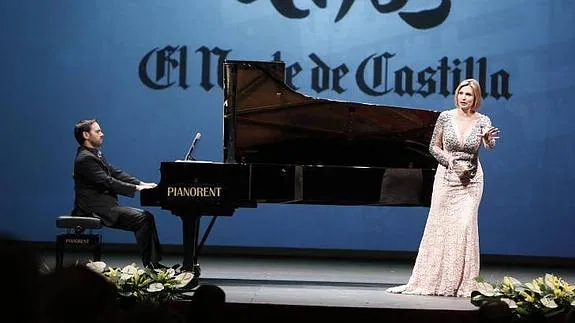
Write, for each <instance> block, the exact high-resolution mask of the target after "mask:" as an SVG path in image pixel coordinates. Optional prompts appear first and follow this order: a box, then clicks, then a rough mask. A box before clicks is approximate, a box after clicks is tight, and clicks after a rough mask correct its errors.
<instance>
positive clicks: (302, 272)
mask: <svg viewBox="0 0 575 323" xmlns="http://www.w3.org/2000/svg"><path fill="white" fill-rule="evenodd" d="M43 255H44V256H43V262H44V263H45V264H46V265H47V266H48V267H52V268H53V266H54V258H53V257H52V256H51V253H44V254H43ZM82 256H84V255H82V254H80V255H77V254H75V253H72V254H67V257H66V256H65V263H67V264H70V263H75V262H76V261H79V262H85V261H86V260H83V259H82V258H81V257H82ZM79 257H80V258H79ZM102 260H103V261H104V262H106V263H107V264H108V265H110V266H125V265H128V264H130V263H132V262H133V263H136V264H138V265H139V264H140V262H139V258H138V255H137V254H126V253H122V254H109V253H108V254H106V253H105V254H104V256H103V259H102ZM162 263H164V264H165V265H174V264H178V263H181V257H180V256H178V255H168V256H166V257H165V259H164V261H162ZM200 266H201V277H200V284H215V285H217V286H219V287H221V288H222V289H223V290H224V291H225V293H226V302H227V303H238V304H239V303H241V304H275V305H297V306H327V307H339V308H342V307H353V308H386V309H417V310H445V311H476V310H477V308H476V307H475V306H474V305H472V304H471V302H470V299H469V298H457V297H442V296H414V295H396V294H389V293H387V292H385V288H387V287H390V286H394V285H400V284H404V283H405V282H406V281H407V280H408V278H409V275H410V273H411V266H412V262H411V261H383V260H377V261H375V260H368V261H367V260H337V259H314V258H295V257H277V258H275V257H250V256H243V257H242V256H229V257H225V256H213V255H206V256H202V257H201V259H200ZM545 273H551V274H555V275H558V276H560V277H562V278H564V279H566V280H567V281H569V282H575V268H565V267H563V268H562V267H552V266H549V267H541V266H539V267H534V266H512V265H482V268H481V276H482V277H484V278H485V279H486V280H488V281H498V280H499V281H500V280H502V279H503V277H504V276H513V277H515V278H517V279H519V280H520V281H529V280H531V279H533V278H535V277H538V276H542V275H545Z"/></svg>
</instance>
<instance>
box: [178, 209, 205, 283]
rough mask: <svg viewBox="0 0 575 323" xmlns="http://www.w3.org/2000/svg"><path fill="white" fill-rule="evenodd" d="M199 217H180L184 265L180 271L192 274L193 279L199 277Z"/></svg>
mask: <svg viewBox="0 0 575 323" xmlns="http://www.w3.org/2000/svg"><path fill="white" fill-rule="evenodd" d="M200 218H201V215H191V214H189V215H182V216H180V219H182V230H183V232H182V237H183V243H184V263H183V265H182V270H185V271H190V272H193V273H194V278H198V277H200V274H201V269H200V264H199V263H198V254H199V245H198V243H199V231H200Z"/></svg>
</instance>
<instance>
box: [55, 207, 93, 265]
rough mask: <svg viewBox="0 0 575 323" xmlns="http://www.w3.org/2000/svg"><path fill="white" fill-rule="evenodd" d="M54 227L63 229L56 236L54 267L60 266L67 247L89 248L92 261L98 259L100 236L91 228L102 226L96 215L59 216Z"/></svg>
mask: <svg viewBox="0 0 575 323" xmlns="http://www.w3.org/2000/svg"><path fill="white" fill-rule="evenodd" d="M56 227H57V228H60V229H65V231H64V232H63V233H60V234H58V236H56V268H61V267H62V265H63V262H64V252H65V251H66V250H67V249H77V250H78V249H90V250H91V251H92V255H93V257H94V259H93V261H99V260H100V258H101V256H102V236H101V235H100V234H99V233H94V232H93V230H99V229H101V228H102V221H101V220H100V219H99V218H96V217H81V216H59V217H58V218H57V219H56ZM86 230H87V231H86Z"/></svg>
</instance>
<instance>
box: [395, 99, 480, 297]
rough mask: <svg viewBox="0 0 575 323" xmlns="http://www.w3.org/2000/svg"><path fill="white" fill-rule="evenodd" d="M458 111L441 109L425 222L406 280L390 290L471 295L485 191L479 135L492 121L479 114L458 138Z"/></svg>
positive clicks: (436, 126)
mask: <svg viewBox="0 0 575 323" xmlns="http://www.w3.org/2000/svg"><path fill="white" fill-rule="evenodd" d="M455 112H456V110H449V111H444V112H442V113H441V114H440V115H439V117H438V119H437V122H436V125H435V129H434V131H433V136H432V139H431V145H430V152H431V153H432V154H433V156H434V157H435V158H436V159H437V161H438V162H439V165H438V168H437V171H436V173H435V179H434V183H433V193H432V197H431V206H430V210H429V215H428V218H427V223H426V225H425V229H424V232H423V237H422V240H421V243H420V246H419V251H418V255H417V258H416V261H415V266H414V268H413V271H412V274H411V277H410V278H409V281H408V283H407V285H402V286H398V287H393V288H389V289H388V290H387V291H388V292H391V293H403V294H417V295H444V296H463V297H469V295H470V294H471V291H472V290H473V287H474V280H473V279H474V278H475V277H477V276H478V275H479V233H478V224H477V213H478V209H479V203H480V201H481V195H482V193H483V171H482V169H481V164H480V163H479V158H478V157H479V148H480V146H481V143H482V138H481V137H480V136H479V135H480V134H481V133H483V131H484V130H485V129H486V128H488V127H490V126H491V120H490V119H489V118H488V117H487V116H485V115H481V114H479V118H478V119H477V121H475V123H474V125H473V126H471V127H470V128H469V129H468V130H467V132H466V133H465V134H464V135H463V136H462V137H461V138H460V136H461V135H460V134H461V132H460V130H459V129H458V123H457V122H456V121H455V120H454V119H455Z"/></svg>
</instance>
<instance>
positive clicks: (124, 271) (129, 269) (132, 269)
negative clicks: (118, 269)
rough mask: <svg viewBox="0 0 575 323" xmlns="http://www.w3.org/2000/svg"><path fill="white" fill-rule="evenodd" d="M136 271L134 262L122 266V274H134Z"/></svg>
mask: <svg viewBox="0 0 575 323" xmlns="http://www.w3.org/2000/svg"><path fill="white" fill-rule="evenodd" d="M136 273H138V267H136V264H131V265H127V266H126V267H124V268H122V274H130V275H135V274H136Z"/></svg>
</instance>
